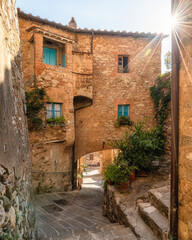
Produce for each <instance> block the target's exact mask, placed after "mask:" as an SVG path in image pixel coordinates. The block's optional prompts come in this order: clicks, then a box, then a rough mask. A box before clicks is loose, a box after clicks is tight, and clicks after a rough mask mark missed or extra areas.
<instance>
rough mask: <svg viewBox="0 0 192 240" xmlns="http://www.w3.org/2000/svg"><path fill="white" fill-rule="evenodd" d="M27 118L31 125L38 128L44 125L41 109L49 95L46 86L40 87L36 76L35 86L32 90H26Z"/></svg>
mask: <svg viewBox="0 0 192 240" xmlns="http://www.w3.org/2000/svg"><path fill="white" fill-rule="evenodd" d="M25 97H26V106H27V118H28V120H29V127H32V128H35V129H38V128H40V127H41V126H42V123H43V120H42V119H41V117H40V111H41V110H42V109H43V107H44V104H45V101H46V100H48V96H47V94H46V91H45V89H44V88H38V87H37V85H36V78H35V77H34V86H33V88H32V90H30V91H26V92H25Z"/></svg>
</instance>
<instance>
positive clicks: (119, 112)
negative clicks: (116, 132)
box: [118, 105, 123, 118]
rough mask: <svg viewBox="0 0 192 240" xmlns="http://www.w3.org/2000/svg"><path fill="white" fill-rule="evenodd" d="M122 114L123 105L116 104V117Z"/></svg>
mask: <svg viewBox="0 0 192 240" xmlns="http://www.w3.org/2000/svg"><path fill="white" fill-rule="evenodd" d="M122 114H123V106H122V105H118V118H119V117H120V116H122Z"/></svg>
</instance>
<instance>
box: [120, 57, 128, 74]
mask: <svg viewBox="0 0 192 240" xmlns="http://www.w3.org/2000/svg"><path fill="white" fill-rule="evenodd" d="M118 72H119V73H129V57H128V56H118Z"/></svg>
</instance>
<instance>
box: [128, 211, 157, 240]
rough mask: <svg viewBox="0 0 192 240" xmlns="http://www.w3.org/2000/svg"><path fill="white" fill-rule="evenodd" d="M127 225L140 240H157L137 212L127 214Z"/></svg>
mask: <svg viewBox="0 0 192 240" xmlns="http://www.w3.org/2000/svg"><path fill="white" fill-rule="evenodd" d="M126 218H127V224H126V225H128V226H129V227H130V228H131V230H132V231H133V232H134V234H135V235H136V236H137V238H138V239H140V240H157V237H156V236H155V235H154V233H153V232H152V230H151V229H150V228H149V227H148V226H147V225H146V224H145V223H144V221H143V220H142V218H141V217H140V215H139V213H138V211H137V210H134V211H128V212H126Z"/></svg>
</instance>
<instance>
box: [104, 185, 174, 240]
mask: <svg viewBox="0 0 192 240" xmlns="http://www.w3.org/2000/svg"><path fill="white" fill-rule="evenodd" d="M169 188H170V187H169V186H168V185H166V186H164V187H160V188H155V189H151V190H148V191H147V192H146V194H144V195H143V197H142V198H138V199H137V204H136V206H134V202H132V204H133V205H132V207H131V206H130V204H129V201H131V198H130V196H131V194H130V193H128V194H124V195H123V196H122V195H121V194H119V192H118V191H117V190H116V189H115V188H114V187H113V186H108V188H107V194H106V195H105V204H104V214H105V216H107V217H108V218H109V219H110V221H111V222H118V223H120V224H123V225H125V226H126V227H129V228H130V229H131V230H132V232H133V233H134V234H135V236H136V238H137V239H138V240H167V239H168V232H169V221H168V212H169V194H170V193H169V192H170V190H169ZM106 203H107V205H106ZM127 239H129V238H127Z"/></svg>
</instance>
